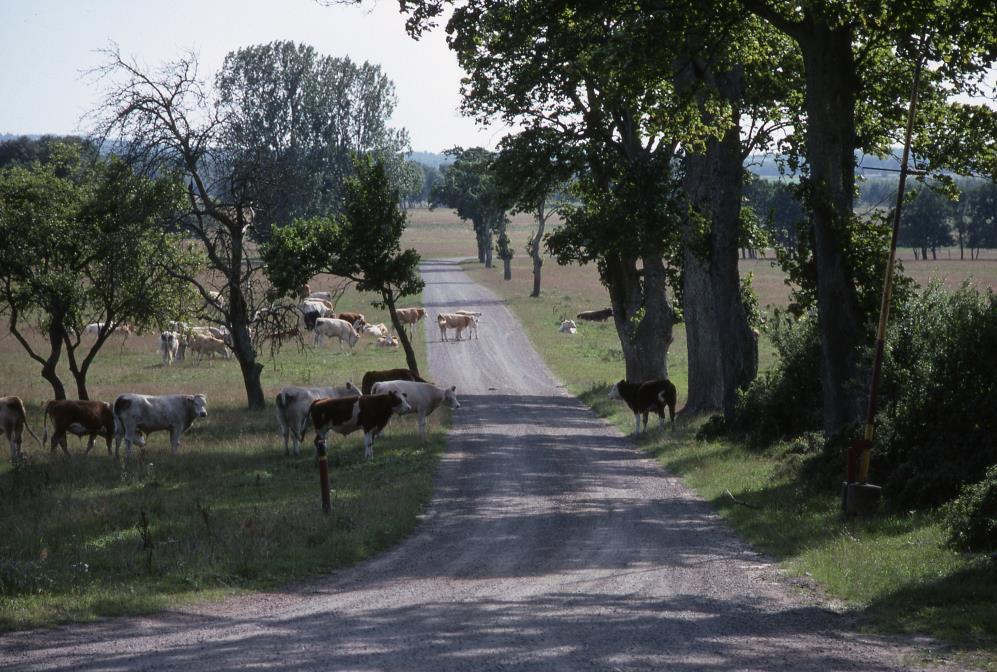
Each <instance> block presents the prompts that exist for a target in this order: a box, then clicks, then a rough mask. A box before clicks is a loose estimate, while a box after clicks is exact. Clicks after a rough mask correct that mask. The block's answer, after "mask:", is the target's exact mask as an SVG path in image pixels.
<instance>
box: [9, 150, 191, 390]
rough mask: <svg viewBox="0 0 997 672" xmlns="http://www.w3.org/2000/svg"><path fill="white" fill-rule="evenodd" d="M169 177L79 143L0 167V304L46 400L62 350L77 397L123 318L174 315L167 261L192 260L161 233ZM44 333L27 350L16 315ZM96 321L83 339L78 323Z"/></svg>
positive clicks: (174, 292)
mask: <svg viewBox="0 0 997 672" xmlns="http://www.w3.org/2000/svg"><path fill="white" fill-rule="evenodd" d="M181 196H182V189H181V187H180V184H179V182H178V181H177V179H176V177H175V176H171V175H164V176H162V177H160V178H158V179H156V180H150V179H147V178H144V177H141V176H139V175H136V174H134V173H133V172H132V170H131V168H130V167H129V166H127V165H126V164H125V163H124V162H122V161H120V160H117V159H111V160H108V161H98V162H97V163H91V162H90V161H89V160H84V161H81V157H80V153H79V146H78V145H75V146H68V145H67V146H62V147H61V148H59V147H56V148H54V150H53V157H52V161H51V162H50V163H48V164H39V163H35V164H32V165H31V166H28V167H22V166H17V167H12V168H8V169H4V170H2V171H0V312H4V313H7V314H8V316H9V329H10V332H11V334H13V336H14V337H15V338H16V339H17V341H18V342H19V343H20V344H21V346H22V347H23V348H24V349H25V351H26V352H27V353H28V355H29V356H30V357H31V358H32V359H34V360H35V361H36V362H38V363H39V364H41V365H42V377H43V378H45V380H47V381H48V382H49V384H50V385H51V386H52V393H53V394H54V396H55V398H56V399H65V398H66V389H65V385H64V384H63V382H62V380H61V379H60V377H59V375H58V372H57V366H58V365H59V363H60V360H61V358H62V353H63V351H65V353H66V355H67V358H68V361H69V369H70V372H71V373H72V375H73V378H74V380H75V383H76V392H77V395H78V397H79V398H80V399H87V398H89V396H88V393H87V374H88V372H89V370H90V368H91V365H92V364H93V363H94V361H95V359H96V357H97V355H98V353H99V352H100V350H101V348H102V346H103V345H104V344H105V343H106V342H107V340H108V338H110V337H111V335H112V334H113V333H114V331H115V330H116V329H117V328H118V327H119V326H121V325H122V324H124V323H126V322H127V323H129V324H131V325H132V326H134V327H137V328H139V329H143V328H150V327H153V326H156V325H158V324H162V323H163V322H165V321H166V320H168V319H171V318H175V317H176V314H177V312H178V310H179V306H180V304H181V303H182V302H183V300H184V299H185V298H186V297H185V294H186V292H187V291H188V289H187V285H186V283H185V282H181V281H178V280H177V279H176V278H175V277H173V274H172V273H171V272H170V270H168V269H187V271H188V272H193V271H194V269H195V268H196V263H197V260H196V257H195V256H193V255H191V254H189V252H188V251H187V250H185V248H184V246H183V245H182V244H181V243H180V241H179V239H178V238H177V237H176V236H165V238H164V235H163V228H164V224H165V223H166V222H169V221H172V220H173V219H174V218H175V216H176V212H177V208H178V205H179V203H180V202H181ZM25 322H27V323H28V324H31V325H33V326H35V327H36V328H37V329H38V330H39V331H40V332H41V333H43V334H44V335H45V338H46V340H47V344H46V345H47V348H48V353H47V354H42V353H40V352H38V351H36V347H37V346H34V345H32V343H31V340H30V339H29V338H28V337H27V334H26V333H25V331H24V323H25ZM94 322H97V323H99V324H100V326H99V329H98V331H97V333H96V334H95V335H94V337H93V339H92V340H91V339H90V338H89V337H87V338H83V331H84V327H85V325H87V324H90V323H94Z"/></svg>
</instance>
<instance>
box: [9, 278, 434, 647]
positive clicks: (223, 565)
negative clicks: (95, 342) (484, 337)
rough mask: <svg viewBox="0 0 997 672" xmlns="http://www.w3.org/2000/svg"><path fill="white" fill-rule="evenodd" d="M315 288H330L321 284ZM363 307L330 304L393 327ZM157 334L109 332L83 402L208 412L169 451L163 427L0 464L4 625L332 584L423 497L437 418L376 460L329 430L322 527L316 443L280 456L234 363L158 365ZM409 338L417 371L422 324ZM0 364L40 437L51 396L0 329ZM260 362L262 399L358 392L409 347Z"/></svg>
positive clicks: (400, 430) (395, 532)
mask: <svg viewBox="0 0 997 672" xmlns="http://www.w3.org/2000/svg"><path fill="white" fill-rule="evenodd" d="M312 284H313V289H322V288H323V287H322V286H321V285H322V279H321V278H320V279H319V280H318V281H317V282H315V283H312ZM370 298H371V297H370V296H362V295H360V294H358V293H356V292H349V293H347V295H346V296H344V297H343V299H342V300H341V301H340V304H339V308H340V309H346V308H353V309H360V310H361V311H362V312H364V313H365V314H366V315H367V317H368V319H369V320H371V321H374V322H379V321H386V317H387V315H386V314H385V313H384V311H378V310H374V309H372V308H371V307H370V305H369V301H370ZM417 304H418V297H411V298H409V299H408V300H407V301H406V302H405V305H417ZM156 338H158V336H145V337H136V336H131V337H129V338H128V339H127V340H126V341H124V342H123V343H122V342H121V341H120V339H118V338H117V337H114V338H113V339H112V340H113V342H112V343H110V344H108V345H107V346H105V348H104V350H103V351H102V352H101V354H100V355H99V356H98V359H97V362H96V364H95V369H94V370H93V373H92V375H91V385H90V393H91V397H92V398H97V399H105V400H113V398H114V396H115V395H117V394H119V393H122V392H139V393H150V394H167V393H187V394H191V393H196V392H203V393H206V394H207V397H208V417H207V418H204V419H199V420H197V421H195V423H194V425H193V426H192V427H191V429H190V430H189V431H188V432H187V433H186V434H185V435H184V436H183V439H182V443H181V447H180V450H179V454H178V455H176V456H174V455H172V454H171V453H170V450H169V441H168V434H167V433H162V432H161V433H154V434H152V435H150V436H149V438H148V442H147V445H146V446H145V448H144V449H139V450H138V451H137V452H136V454H135V455H134V456H133V457H132V459H131V460H129V461H128V462H127V463H125V462H124V461H122V462H120V463H119V462H118V461H116V460H115V459H114V458H112V457H110V456H108V455H107V452H106V449H105V448H104V443H103V440H98V443H97V445H96V446H95V448H94V450H93V451H92V452H91V453H90V454H89V455H86V456H84V455H83V454H82V452H83V451H82V449H81V446H80V443H79V442H77V441H76V439H75V438H73V437H70V439H69V446H70V452H71V455H70V456H69V457H64V456H62V455H61V451H60V453H59V454H56V455H50V454H49V452H48V450H40V449H39V448H38V445H37V444H36V443H35V442H34V441H33V440H32V439H31V438H30V437H27V435H26V441H25V444H24V445H25V448H26V452H27V459H25V460H24V461H22V462H20V463H18V464H17V465H12V464H11V462H10V461H9V460H6V459H5V460H0V630H11V629H21V628H27V627H35V626H44V625H52V624H55V623H61V622H70V621H87V620H91V619H93V618H96V617H99V616H110V615H119V614H131V613H141V612H148V611H152V610H157V609H162V608H166V607H172V606H175V605H178V604H182V603H186V602H190V601H193V600H203V599H209V598H216V597H219V596H223V595H230V594H233V593H235V592H241V591H246V590H259V589H266V588H272V587H275V586H279V585H281V584H284V583H287V582H288V581H291V580H295V579H301V578H305V577H311V576H316V575H320V574H323V573H327V572H329V571H330V570H333V569H336V568H340V567H346V566H349V565H351V564H354V563H356V562H357V561H359V560H362V559H364V558H368V557H370V556H372V555H374V554H376V553H377V552H379V551H381V550H383V549H385V548H387V547H389V546H391V545H392V544H395V543H397V542H398V541H399V540H401V539H402V538H404V537H405V536H406V535H407V534H408V533H409V532H410V531H411V530H412V529H413V528H414V526H415V525H416V524H417V522H418V520H419V515H420V513H421V512H422V511H423V510H424V508H425V506H426V505H427V503H428V502H429V499H430V497H431V495H432V481H433V474H434V472H435V466H436V463H437V460H438V457H439V455H440V453H441V451H442V449H443V444H444V436H445V429H446V426H447V424H448V421H449V414H448V412H447V411H446V410H445V409H440V410H439V411H437V412H436V413H435V414H434V415H432V416H430V418H429V421H430V422H429V431H430V433H429V439H428V441H427V442H425V443H423V442H422V441H421V440H420V439H419V437H418V427H417V423H416V419H415V418H414V417H412V416H405V417H399V418H394V419H393V420H392V421H391V424H390V425H389V431H388V432H387V435H386V436H384V437H382V438H379V439H378V440H377V441H376V444H375V448H374V459H373V460H372V461H369V462H368V461H367V460H365V459H364V458H363V438H362V435H361V434H360V433H354V434H353V435H351V436H349V437H346V438H345V439H344V438H340V437H338V435H335V434H331V435H330V436H331V437H333V438H332V440H331V441H330V443H329V465H330V479H331V487H332V513H331V515H328V516H326V515H323V514H322V512H321V503H320V493H319V486H318V471H317V468H316V463H315V460H314V450H313V448H312V444H311V442H310V441H306V443H305V445H304V447H303V450H302V456H301V457H297V458H295V457H285V456H284V451H283V445H282V443H281V442H280V440H279V439H278V437H277V431H276V430H277V428H276V421H275V418H274V409H273V405H272V402H271V404H270V406H269V407H268V408H267V409H266V410H264V411H262V412H250V411H247V410H246V408H245V407H246V402H245V389H244V386H243V383H242V377H241V374H240V372H239V367H238V364H237V363H236V362H235V361H234V360H232V361H221V360H215V361H213V362H211V363H208V362H204V363H202V364H201V365H200V366H194V365H193V364H192V363H191V361H190V360H188V361H187V362H185V363H183V364H180V365H178V366H175V367H171V368H164V367H162V366H161V365H160V362H159V358H158V356H157V354H156V353H155V345H156ZM414 345H415V347H416V350H417V354H418V357H419V360H420V362H422V363H424V362H425V341H424V338H423V337H422V332H421V330H420V331H419V332H417V338H415V339H414ZM0 353H2V356H0V380H2V381H3V390H0V394H17V395H18V396H21V397H22V399H24V400H25V402H26V405H27V407H28V414H29V422H30V424H31V426H32V428H34V429H35V431H36V432H38V433H39V434H40V429H41V427H40V425H41V419H40V418H41V404H42V402H43V401H44V400H45V399H48V398H50V397H51V389H50V388H49V386H48V384H47V383H45V381H43V380H42V379H41V377H40V376H39V373H38V366H37V365H36V364H35V363H34V362H32V361H31V360H29V359H28V358H27V356H26V355H25V354H24V353H23V352H22V351H21V350H20V346H19V345H18V344H17V343H16V342H15V341H14V339H13V338H12V337H10V336H9V335H3V336H0ZM262 361H263V363H264V365H265V368H264V372H263V384H264V389H265V391H266V394H267V398H268V400H272V399H273V397H274V395H276V393H277V392H278V391H279V390H280V388H281V387H283V386H284V385H287V384H299V385H342V384H343V383H344V382H345V381H346V380H348V379H352V380H354V381H356V382H358V383H359V380H360V378H361V377H362V375H363V372H364V371H366V370H369V369H383V368H394V367H398V366H405V360H404V355H403V354H402V353H401V352H399V351H387V350H383V349H378V348H374V347H372V346H370V345H368V344H367V343H365V342H363V341H362V342H361V344H360V345H358V346H357V347H356V348H355V349H353V350H352V351H350V350H341V349H340V347H339V346H338V345H326V346H324V347H321V348H315V347H310V346H308V347H304V348H299V347H297V346H296V345H286V346H285V347H284V349H282V350H281V351H280V352H279V353H278V355H277V356H276V358H274V359H270V358H269V357H264V358H263V360H262ZM65 379H66V380H67V382H68V380H69V376H68V372H66V376H65ZM71 389H75V388H71Z"/></svg>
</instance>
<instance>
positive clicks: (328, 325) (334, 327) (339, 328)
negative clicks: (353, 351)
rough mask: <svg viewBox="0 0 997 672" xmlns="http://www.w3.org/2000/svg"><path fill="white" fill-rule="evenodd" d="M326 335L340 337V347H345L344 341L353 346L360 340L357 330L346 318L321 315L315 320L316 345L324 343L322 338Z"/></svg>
mask: <svg viewBox="0 0 997 672" xmlns="http://www.w3.org/2000/svg"><path fill="white" fill-rule="evenodd" d="M324 336H328V337H329V338H338V339H339V347H343V343H344V342H345V343H346V344H347V345H348V346H350V347H351V348H352V347H353V346H354V345H356V344H357V341H358V340H360V335H359V334H357V330H356V329H354V328H353V325H352V324H350V323H349V322H347V321H346V320H339V319H329V318H328V317H320V318H318V319H317V320H315V345H322V338H323V337H324Z"/></svg>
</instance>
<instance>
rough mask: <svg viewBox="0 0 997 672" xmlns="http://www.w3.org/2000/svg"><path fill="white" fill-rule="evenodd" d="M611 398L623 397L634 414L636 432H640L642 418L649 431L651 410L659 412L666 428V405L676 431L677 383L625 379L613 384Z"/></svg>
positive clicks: (663, 427) (645, 427) (666, 380)
mask: <svg viewBox="0 0 997 672" xmlns="http://www.w3.org/2000/svg"><path fill="white" fill-rule="evenodd" d="M609 398H610V399H622V400H623V401H625V402H626V403H627V406H629V407H630V410H631V411H633V414H634V434H640V431H641V429H640V424H641V418H643V420H644V431H645V432H646V431H647V416H648V415H649V414H650V412H651V411H654V412H655V413H657V414H658V419H659V420H660V421H661V430H662V431H664V429H665V406H667V407H668V414H669V416H670V419H671V422H672V431H673V432H674V431H675V402H676V398H677V395H676V393H675V385H673V384H672V381H670V380H668V379H663V380H649V381H647V382H645V383H628V382H627V381H625V380H621V381H620V382H618V383H616V385H613V389H611V390H610V391H609Z"/></svg>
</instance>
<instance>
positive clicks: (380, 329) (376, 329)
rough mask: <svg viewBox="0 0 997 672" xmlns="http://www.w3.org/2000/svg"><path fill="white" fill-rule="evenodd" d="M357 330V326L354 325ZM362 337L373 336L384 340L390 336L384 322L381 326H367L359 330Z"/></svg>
mask: <svg viewBox="0 0 997 672" xmlns="http://www.w3.org/2000/svg"><path fill="white" fill-rule="evenodd" d="M353 326H354V328H356V325H353ZM357 331H358V332H359V333H360V335H361V336H367V335H368V334H369V335H370V336H373V337H374V338H384V337H385V336H387V335H388V333H389V331H390V330H389V329H388V327H387V326H385V324H384V322H381V323H380V324H365V325H363V327H362V328H361V329H357Z"/></svg>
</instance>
